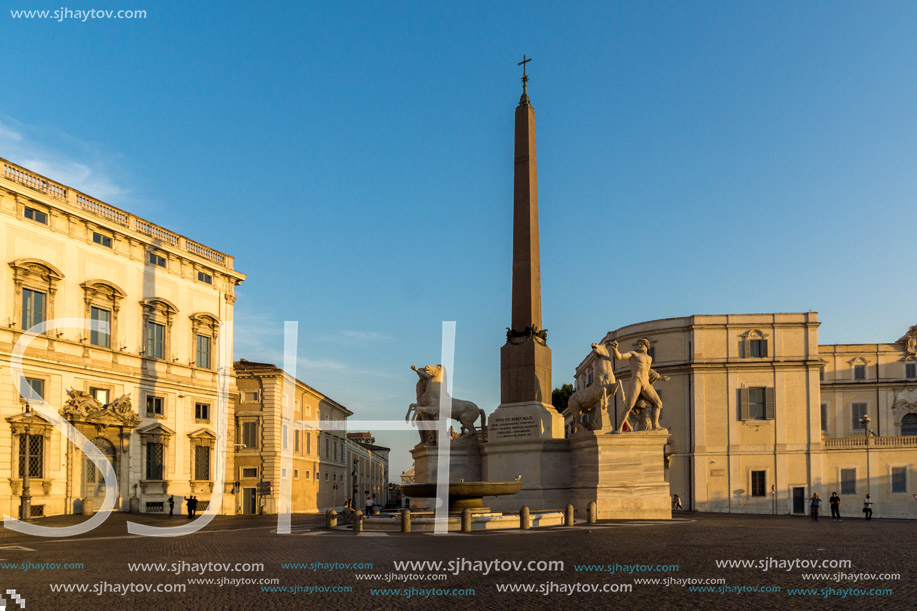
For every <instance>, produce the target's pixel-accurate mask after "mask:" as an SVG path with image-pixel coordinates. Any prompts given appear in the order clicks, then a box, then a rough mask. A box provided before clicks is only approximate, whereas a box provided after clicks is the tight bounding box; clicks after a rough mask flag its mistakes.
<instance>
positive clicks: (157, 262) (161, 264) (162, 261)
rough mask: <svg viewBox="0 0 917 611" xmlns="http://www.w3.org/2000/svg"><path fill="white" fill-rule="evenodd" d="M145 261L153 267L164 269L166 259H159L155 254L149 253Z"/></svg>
mask: <svg viewBox="0 0 917 611" xmlns="http://www.w3.org/2000/svg"><path fill="white" fill-rule="evenodd" d="M147 261H149V262H150V263H152V264H153V265H158V266H159V267H165V266H166V259H165V257H160V256H159V255H157V254H156V253H155V252H151V253H149V255H148V256H147Z"/></svg>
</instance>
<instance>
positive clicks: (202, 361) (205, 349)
mask: <svg viewBox="0 0 917 611" xmlns="http://www.w3.org/2000/svg"><path fill="white" fill-rule="evenodd" d="M195 360H196V362H197V366H198V367H201V368H203V369H210V337H209V336H207V335H198V336H197V356H196V358H195Z"/></svg>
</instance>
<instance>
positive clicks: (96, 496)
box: [82, 437, 118, 508]
mask: <svg viewBox="0 0 917 611" xmlns="http://www.w3.org/2000/svg"><path fill="white" fill-rule="evenodd" d="M92 443H93V445H95V447H97V448H99V450H101V451H102V454H104V455H105V458H107V459H108V462H110V463H111V466H112V467H114V469H115V474H117V473H118V455H117V452H115V446H114V444H113V443H112V442H110V441H109V440H107V439H105V438H104V437H96V438H95V439H93V440H92ZM105 488H106V486H105V478H103V477H102V472H101V471H99V468H98V467H96V466H95V464H94V463H93V462H92V461H91V460H89V458H87V457H86V456H84V457H83V494H82V496H83V498H88V499H92V501H93V505H94V506H95V507H97V508H98V507H100V506H101V504H102V499H103V498H104V497H105ZM116 507H117V506H116Z"/></svg>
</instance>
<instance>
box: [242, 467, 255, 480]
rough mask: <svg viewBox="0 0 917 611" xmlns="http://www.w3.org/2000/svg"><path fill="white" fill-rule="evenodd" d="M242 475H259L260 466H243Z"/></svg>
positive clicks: (247, 476) (246, 476)
mask: <svg viewBox="0 0 917 611" xmlns="http://www.w3.org/2000/svg"><path fill="white" fill-rule="evenodd" d="M242 477H245V478H249V477H258V467H243V468H242Z"/></svg>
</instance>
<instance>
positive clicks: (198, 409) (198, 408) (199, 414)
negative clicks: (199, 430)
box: [194, 403, 210, 421]
mask: <svg viewBox="0 0 917 611" xmlns="http://www.w3.org/2000/svg"><path fill="white" fill-rule="evenodd" d="M194 419H195V420H205V421H209V420H210V404H209V403H195V404H194Z"/></svg>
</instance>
